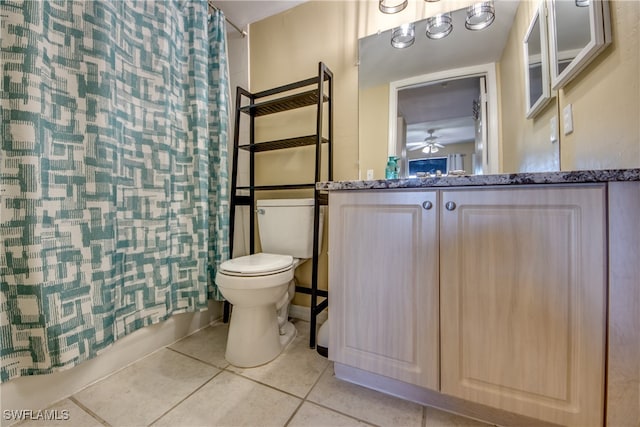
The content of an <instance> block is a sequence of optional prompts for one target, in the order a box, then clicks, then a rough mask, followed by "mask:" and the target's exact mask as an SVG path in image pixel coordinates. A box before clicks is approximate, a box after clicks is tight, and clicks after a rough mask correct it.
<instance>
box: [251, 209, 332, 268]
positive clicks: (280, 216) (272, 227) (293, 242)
mask: <svg viewBox="0 0 640 427" xmlns="http://www.w3.org/2000/svg"><path fill="white" fill-rule="evenodd" d="M256 205H257V211H258V233H259V235H260V245H261V246H262V252H266V253H272V254H281V255H291V256H293V257H295V258H311V257H312V256H313V255H312V254H313V206H314V200H313V199H265V200H257V201H256ZM323 213H324V209H322V207H321V208H320V229H319V236H320V242H319V245H318V253H319V252H320V250H321V245H322V223H323V222H324V221H323V220H324V214H323Z"/></svg>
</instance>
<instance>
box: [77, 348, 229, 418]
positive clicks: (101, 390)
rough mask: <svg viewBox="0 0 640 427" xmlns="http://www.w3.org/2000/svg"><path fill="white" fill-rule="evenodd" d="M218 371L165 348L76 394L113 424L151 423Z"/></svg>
mask: <svg viewBox="0 0 640 427" xmlns="http://www.w3.org/2000/svg"><path fill="white" fill-rule="evenodd" d="M218 372H220V371H219V370H218V369H216V368H214V367H212V366H209V365H207V364H205V363H202V362H198V361H197V360H194V359H192V358H190V357H187V356H184V355H181V354H178V353H176V352H175V351H172V350H168V349H163V350H160V351H158V352H156V353H153V354H151V355H150V356H148V357H146V358H144V359H142V360H140V361H138V362H136V363H134V364H133V365H131V366H128V367H127V368H125V369H123V370H121V371H119V372H117V373H115V374H113V375H111V376H110V377H107V378H105V379H104V380H102V381H100V382H98V383H96V384H94V385H92V386H90V387H88V388H86V389H84V390H82V391H80V392H78V393H77V394H76V395H74V397H75V398H76V399H77V400H78V401H79V402H80V403H82V404H83V405H84V406H86V407H87V408H88V409H90V410H91V411H93V412H94V413H95V414H97V415H98V416H99V417H101V418H102V419H103V420H105V421H107V422H108V423H109V424H111V425H113V426H119V427H121V426H140V425H148V424H149V423H151V422H152V421H153V420H155V419H156V418H158V417H159V416H161V415H162V414H163V413H165V412H166V411H168V410H169V409H170V408H171V407H173V406H174V405H176V404H177V403H178V402H180V401H181V400H182V399H184V398H185V397H187V396H188V395H189V394H190V393H192V392H193V391H194V390H196V389H197V388H198V387H199V386H201V385H202V384H204V383H205V382H206V381H208V380H209V379H211V378H212V377H213V376H214V375H215V374H216V373H218Z"/></svg>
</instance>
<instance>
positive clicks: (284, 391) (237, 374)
mask: <svg viewBox="0 0 640 427" xmlns="http://www.w3.org/2000/svg"><path fill="white" fill-rule="evenodd" d="M229 366H231V365H229ZM224 371H225V372H228V373H230V374H233V375H235V376H238V377H240V378H243V379H245V380H249V381H251V382H254V383H256V384H260V385H262V386H265V387H267V388H270V389H272V390H275V391H279V392H280V393H284V394H286V395H289V396H291V397H295V398H296V399H299V400H301V401H302V400H304V398H302V397H300V396H296V395H295V394H293V393H291V392H288V391H286V390H282V389H279V388H277V387H274V386H272V385H270V384H266V383H263V382H261V381H258V380H255V379H253V378H249V377H245V376H244V375H242V374H240V373H238V372H234V371H231V370H229V369H226V368H225V369H224Z"/></svg>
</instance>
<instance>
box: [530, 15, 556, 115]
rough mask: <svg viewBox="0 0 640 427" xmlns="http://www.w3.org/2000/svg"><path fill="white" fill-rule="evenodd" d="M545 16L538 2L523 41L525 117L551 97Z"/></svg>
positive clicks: (538, 109)
mask: <svg viewBox="0 0 640 427" xmlns="http://www.w3.org/2000/svg"><path fill="white" fill-rule="evenodd" d="M545 16H546V13H545V4H544V2H540V6H539V7H538V10H537V11H536V13H535V14H534V15H533V18H532V19H531V24H530V25H529V29H528V30H527V33H526V35H525V36H524V41H523V45H524V46H523V47H524V65H525V66H524V82H525V86H526V88H525V98H526V112H527V113H526V116H527V119H531V118H533V117H534V116H535V115H536V113H538V112H539V111H540V110H541V109H542V108H544V106H545V105H547V103H548V102H549V100H550V99H551V91H550V89H549V59H548V58H549V53H548V49H547V46H548V44H547V21H546V19H545Z"/></svg>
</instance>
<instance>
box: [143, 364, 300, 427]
mask: <svg viewBox="0 0 640 427" xmlns="http://www.w3.org/2000/svg"><path fill="white" fill-rule="evenodd" d="M299 404H300V399H298V398H296V397H293V396H291V395H288V394H285V393H282V392H280V391H277V390H274V389H272V388H270V387H266V386H263V385H261V384H258V383H256V382H254V381H251V380H248V379H246V378H242V377H241V376H238V375H235V374H232V373H230V372H222V373H221V374H220V375H218V376H216V377H215V378H214V379H213V380H211V381H210V382H209V383H207V384H206V385H205V386H204V387H202V388H201V389H200V390H198V391H197V392H196V393H194V394H193V395H191V396H190V397H189V398H188V399H187V400H185V401H184V402H182V403H181V404H180V405H178V406H177V407H176V408H174V409H173V410H172V411H171V412H169V413H168V414H167V415H165V416H164V417H162V418H161V419H160V420H158V421H157V422H156V423H154V424H153V425H154V426H171V427H174V426H193V427H195V426H216V427H223V426H234V427H235V426H264V427H266V426H284V425H285V423H286V422H287V420H288V419H289V418H290V417H291V415H292V414H293V412H294V411H295V410H296V408H297V407H298V405H299Z"/></svg>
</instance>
